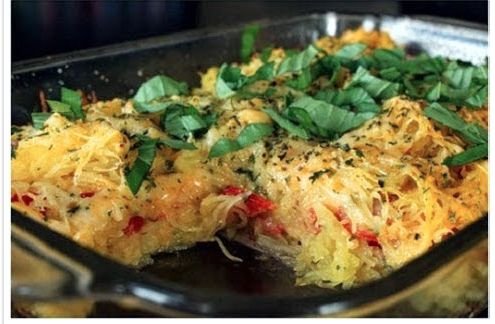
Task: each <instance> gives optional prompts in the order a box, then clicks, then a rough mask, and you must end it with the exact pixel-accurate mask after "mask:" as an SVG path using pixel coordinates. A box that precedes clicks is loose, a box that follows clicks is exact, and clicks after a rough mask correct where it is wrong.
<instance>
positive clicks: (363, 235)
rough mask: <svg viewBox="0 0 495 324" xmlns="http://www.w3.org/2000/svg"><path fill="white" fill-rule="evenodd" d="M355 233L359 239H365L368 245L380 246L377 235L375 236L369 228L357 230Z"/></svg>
mask: <svg viewBox="0 0 495 324" xmlns="http://www.w3.org/2000/svg"><path fill="white" fill-rule="evenodd" d="M355 235H356V237H357V238H358V239H360V240H361V241H366V242H367V243H368V245H369V246H376V247H379V248H381V247H382V245H381V244H380V242H378V237H376V235H375V233H373V232H372V231H370V230H367V229H365V230H357V231H356V234H355Z"/></svg>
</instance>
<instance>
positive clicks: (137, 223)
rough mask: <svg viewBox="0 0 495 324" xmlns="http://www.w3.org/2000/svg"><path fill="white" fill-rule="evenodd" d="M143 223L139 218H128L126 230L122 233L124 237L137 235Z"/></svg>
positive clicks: (142, 219)
mask: <svg viewBox="0 0 495 324" xmlns="http://www.w3.org/2000/svg"><path fill="white" fill-rule="evenodd" d="M144 223H145V220H144V218H142V217H141V216H132V217H131V218H129V222H128V223H127V226H126V228H124V229H123V230H122V231H123V232H124V234H125V235H127V236H131V235H132V234H135V233H139V231H140V230H141V229H142V228H143V226H144Z"/></svg>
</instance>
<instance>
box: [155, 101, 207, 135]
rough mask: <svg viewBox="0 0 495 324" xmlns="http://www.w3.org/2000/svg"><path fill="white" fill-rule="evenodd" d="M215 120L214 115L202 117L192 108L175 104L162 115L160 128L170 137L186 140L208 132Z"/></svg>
mask: <svg viewBox="0 0 495 324" xmlns="http://www.w3.org/2000/svg"><path fill="white" fill-rule="evenodd" d="M215 120H216V118H215V116H214V115H201V114H200V113H199V111H197V110H196V108H194V107H192V106H186V105H183V104H174V105H170V106H169V107H168V108H167V110H166V111H165V112H164V113H163V114H162V115H161V117H160V126H161V128H162V129H163V130H165V131H166V132H167V133H168V134H169V135H172V136H174V137H177V138H178V139H182V140H185V139H187V138H188V137H189V136H190V135H199V134H200V133H202V132H204V131H206V130H207V129H208V128H209V127H210V126H211V125H212V124H213V123H214V122H215Z"/></svg>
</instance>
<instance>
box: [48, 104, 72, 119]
mask: <svg viewBox="0 0 495 324" xmlns="http://www.w3.org/2000/svg"><path fill="white" fill-rule="evenodd" d="M46 102H47V103H48V105H49V106H50V109H51V110H52V111H53V112H56V113H59V114H61V115H63V116H65V117H67V118H69V119H75V114H74V112H73V111H72V109H71V107H70V105H69V104H66V103H63V102H60V101H56V100H47V101H46Z"/></svg>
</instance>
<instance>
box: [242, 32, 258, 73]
mask: <svg viewBox="0 0 495 324" xmlns="http://www.w3.org/2000/svg"><path fill="white" fill-rule="evenodd" d="M259 31H260V25H258V24H256V25H249V26H246V27H245V28H244V30H243V31H242V35H241V60H242V62H244V63H247V62H248V61H249V58H250V56H251V54H252V53H253V52H254V43H255V42H256V37H257V36H258V33H259Z"/></svg>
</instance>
